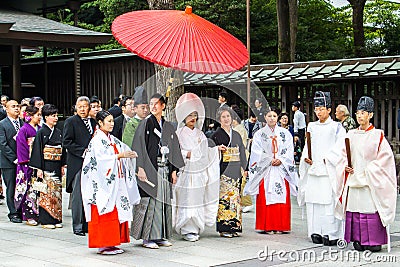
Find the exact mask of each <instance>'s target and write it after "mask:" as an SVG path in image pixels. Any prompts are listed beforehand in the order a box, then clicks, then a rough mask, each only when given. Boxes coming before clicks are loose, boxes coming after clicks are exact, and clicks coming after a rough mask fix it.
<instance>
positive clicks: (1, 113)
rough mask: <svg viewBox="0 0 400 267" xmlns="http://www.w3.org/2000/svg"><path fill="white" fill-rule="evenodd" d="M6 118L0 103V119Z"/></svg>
mask: <svg viewBox="0 0 400 267" xmlns="http://www.w3.org/2000/svg"><path fill="white" fill-rule="evenodd" d="M5 118H7V112H6V111H5V110H4V108H3V106H1V105H0V121H2V120H3V119H5Z"/></svg>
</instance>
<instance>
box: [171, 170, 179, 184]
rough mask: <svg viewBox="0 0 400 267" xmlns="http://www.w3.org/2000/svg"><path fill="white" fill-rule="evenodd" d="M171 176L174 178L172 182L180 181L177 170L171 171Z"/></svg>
mask: <svg viewBox="0 0 400 267" xmlns="http://www.w3.org/2000/svg"><path fill="white" fill-rule="evenodd" d="M171 178H172V184H176V182H177V181H178V176H177V175H176V171H173V172H172V173H171Z"/></svg>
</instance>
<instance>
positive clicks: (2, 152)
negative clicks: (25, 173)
mask: <svg viewBox="0 0 400 267" xmlns="http://www.w3.org/2000/svg"><path fill="white" fill-rule="evenodd" d="M18 120H19V125H20V127H22V125H23V124H24V122H23V121H22V120H21V119H19V118H18ZM16 134H17V131H16V130H15V127H14V124H13V123H12V122H11V121H10V120H9V119H8V118H5V119H3V120H2V121H0V168H4V169H7V168H15V167H16V166H17V165H16V164H15V163H14V161H15V160H16V159H17V143H16V141H15V139H14V137H15V135H16Z"/></svg>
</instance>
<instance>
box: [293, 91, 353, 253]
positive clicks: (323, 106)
mask: <svg viewBox="0 0 400 267" xmlns="http://www.w3.org/2000/svg"><path fill="white" fill-rule="evenodd" d="M314 106H315V110H314V111H315V114H316V115H317V117H318V121H315V122H310V123H309V125H308V127H307V132H310V136H311V138H310V140H311V151H310V152H311V158H309V156H308V154H309V153H308V152H309V149H308V145H306V146H305V147H304V148H305V149H304V152H303V155H302V159H301V161H300V167H299V173H300V182H299V191H298V201H299V204H300V206H303V205H304V204H306V208H307V224H308V235H309V236H310V237H311V240H312V241H313V243H316V244H324V245H329V246H333V245H336V244H337V241H338V239H342V238H343V226H342V220H341V219H338V218H336V217H335V215H334V210H335V205H336V203H335V202H336V199H335V190H336V188H337V186H336V185H335V184H333V183H332V181H331V180H330V178H329V177H330V176H329V170H328V169H327V167H326V160H325V159H326V158H327V157H328V156H329V154H330V153H332V150H333V149H334V148H335V147H336V144H337V143H338V142H339V143H342V142H344V137H345V135H346V131H345V129H344V128H343V127H342V125H341V124H340V123H339V122H336V121H333V120H332V119H331V117H330V115H329V114H330V112H331V107H332V104H331V99H330V93H329V92H321V91H317V92H316V93H315V97H314ZM307 142H308V141H307Z"/></svg>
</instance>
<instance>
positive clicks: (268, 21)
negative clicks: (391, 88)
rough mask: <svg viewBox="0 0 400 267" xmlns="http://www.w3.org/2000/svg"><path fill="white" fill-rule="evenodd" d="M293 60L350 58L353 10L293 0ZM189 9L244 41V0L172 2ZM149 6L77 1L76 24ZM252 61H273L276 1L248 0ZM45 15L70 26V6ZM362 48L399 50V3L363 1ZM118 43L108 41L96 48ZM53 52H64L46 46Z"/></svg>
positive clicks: (321, 0) (131, 1)
mask: <svg viewBox="0 0 400 267" xmlns="http://www.w3.org/2000/svg"><path fill="white" fill-rule="evenodd" d="M298 3H299V6H298V31H297V44H296V56H295V59H296V61H308V60H326V59H337V58H349V57H354V56H355V54H354V50H353V48H354V47H353V42H354V37H353V28H352V8H351V6H350V5H348V6H345V7H342V8H336V7H334V6H332V4H330V3H329V1H328V0H301V1H298ZM186 5H191V6H192V7H193V12H194V13H195V14H197V15H199V16H201V17H203V18H205V19H207V20H209V21H211V22H212V23H215V24H216V25H218V26H219V27H221V28H223V29H224V30H226V31H228V32H229V33H231V34H232V35H234V36H235V37H237V38H238V39H239V40H241V41H242V42H243V43H246V1H244V0H229V1H228V0H218V1H211V0H176V1H175V7H176V9H179V10H184V9H185V6H186ZM140 9H149V6H148V3H147V1H146V0H94V1H89V2H85V3H84V4H82V6H81V9H80V11H79V13H78V16H79V22H78V26H79V27H82V28H85V29H90V30H95V31H101V32H107V33H110V32H111V29H110V27H111V23H112V21H113V20H114V19H115V18H116V17H117V16H119V15H121V14H123V13H126V12H129V11H132V10H140ZM250 12H251V22H250V23H251V30H250V35H251V64H262V63H263V64H265V63H276V62H278V51H277V50H278V26H277V14H276V0H252V1H251V6H250ZM48 17H49V18H50V19H54V20H57V21H61V22H63V23H67V24H70V25H73V13H72V11H71V10H68V9H62V10H59V11H57V12H54V13H52V14H49V15H48ZM364 31H365V51H366V55H367V56H380V55H396V54H399V53H400V51H399V50H400V41H399V38H398V36H400V5H399V4H397V3H393V2H390V1H385V0H368V1H367V3H366V5H365V9H364ZM114 48H121V46H120V45H119V44H118V43H117V42H116V41H115V40H112V41H110V42H109V43H108V44H105V45H99V46H98V47H96V48H95V49H96V50H100V49H114ZM49 51H50V53H52V54H57V53H58V54H59V53H65V52H66V51H65V50H61V49H49Z"/></svg>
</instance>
